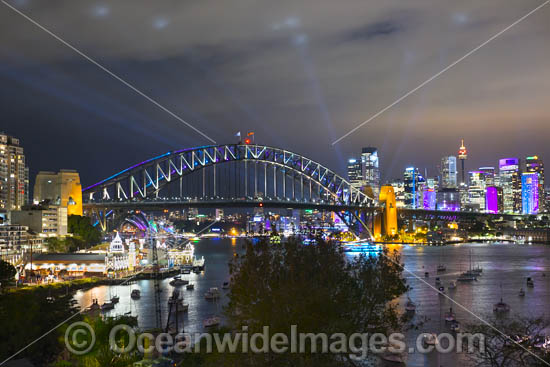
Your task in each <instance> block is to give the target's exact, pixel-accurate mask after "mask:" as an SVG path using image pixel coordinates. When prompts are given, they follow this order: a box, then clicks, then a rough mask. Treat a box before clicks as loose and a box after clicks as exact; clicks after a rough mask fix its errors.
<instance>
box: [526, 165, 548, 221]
mask: <svg viewBox="0 0 550 367" xmlns="http://www.w3.org/2000/svg"><path fill="white" fill-rule="evenodd" d="M525 172H528V173H536V174H537V176H538V180H539V212H543V211H545V210H544V209H545V197H546V194H545V190H544V163H543V162H542V159H541V158H539V156H536V155H535V156H530V157H527V158H526V159H525Z"/></svg>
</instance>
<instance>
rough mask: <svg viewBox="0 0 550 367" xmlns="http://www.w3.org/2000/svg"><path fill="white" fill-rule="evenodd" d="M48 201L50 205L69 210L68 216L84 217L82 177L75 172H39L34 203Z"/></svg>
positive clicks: (35, 185)
mask: <svg viewBox="0 0 550 367" xmlns="http://www.w3.org/2000/svg"><path fill="white" fill-rule="evenodd" d="M44 200H48V201H49V202H50V205H59V206H61V207H64V208H67V213H68V215H73V214H74V215H82V186H81V185H80V176H79V174H78V172H76V171H73V170H65V169H62V170H61V171H60V172H58V173H54V172H44V171H42V172H39V173H38V175H36V181H35V183H34V203H35V204H38V203H40V202H42V201H44Z"/></svg>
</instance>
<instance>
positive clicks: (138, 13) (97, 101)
mask: <svg viewBox="0 0 550 367" xmlns="http://www.w3.org/2000/svg"><path fill="white" fill-rule="evenodd" d="M8 2H9V4H12V5H13V6H15V7H16V8H18V9H19V10H21V11H22V12H24V13H25V14H27V15H28V16H29V17H31V18H32V19H34V20H35V21H37V22H38V23H40V24H41V25H42V26H44V27H46V28H47V29H49V30H51V31H52V32H54V33H55V34H57V35H58V36H60V37H61V38H63V39H64V40H66V41H67V42H69V43H70V44H72V45H74V46H75V47H77V48H78V49H80V50H81V51H82V52H84V53H86V54H87V55H89V56H90V57H92V58H93V59H95V60H96V61H98V62H100V63H101V64H103V65H105V66H106V67H107V68H109V69H110V70H112V71H113V72H114V73H116V74H117V75H119V76H120V77H122V78H123V79H125V80H127V81H128V82H130V83H131V84H133V85H135V86H136V87H137V88H139V89H140V90H141V91H143V92H144V93H146V94H148V95H150V96H151V97H152V98H154V99H156V100H157V101H158V102H160V103H161V104H163V105H164V106H165V107H167V108H168V109H170V110H172V111H173V112H174V113H175V114H177V115H178V116H180V117H181V118H182V119H184V120H186V121H188V122H189V123H191V124H193V125H194V126H195V127H197V128H198V129H199V130H201V131H203V132H204V133H205V134H207V135H208V136H210V137H211V138H212V139H214V140H215V141H216V142H218V143H233V142H235V138H234V135H235V133H236V132H237V131H239V130H240V131H242V132H243V133H245V132H247V131H255V132H256V142H257V143H259V144H267V145H274V146H278V147H284V148H287V149H289V150H292V151H295V152H298V153H302V154H303V155H305V156H308V157H310V158H312V159H315V160H317V161H319V162H321V163H323V164H325V165H327V166H328V167H331V168H333V169H335V170H337V171H338V172H340V173H345V164H346V159H347V158H348V157H349V156H350V155H352V154H354V153H356V152H359V151H360V149H361V147H362V146H375V147H378V148H379V151H380V153H379V154H380V156H381V165H382V176H383V179H389V178H393V177H400V176H401V174H402V171H403V169H404V168H405V167H406V166H408V165H413V164H414V165H416V166H418V167H420V169H421V170H422V172H423V171H424V168H428V174H429V175H436V174H437V171H436V166H437V164H438V163H439V161H440V159H441V157H442V156H443V155H448V154H456V151H457V150H458V147H459V145H460V139H461V138H464V139H465V141H466V146H467V147H468V149H469V154H470V159H469V161H468V162H467V168H468V169H476V168H478V167H479V166H485V165H495V166H496V165H497V159H498V158H502V157H508V156H520V157H522V158H523V157H525V156H526V155H531V154H538V155H540V156H542V157H543V158H544V159H546V160H547V161H549V162H550V144H549V138H550V133H549V127H550V107H549V106H550V104H549V102H550V41H549V40H550V5H547V6H545V7H544V8H542V9H541V10H540V11H538V12H536V13H535V14H533V15H532V16H531V17H529V18H528V19H526V20H525V21H523V22H522V23H520V24H518V25H517V26H515V27H514V28H512V29H511V30H509V31H508V32H506V33H505V34H503V35H502V36H501V37H499V38H498V39H496V40H495V41H493V42H492V43H490V44H488V45H487V46H485V47H484V48H482V49H481V50H479V51H478V52H477V53H475V54H474V55H472V56H471V57H469V58H468V59H466V60H465V61H463V62H462V63H460V64H459V65H457V66H456V67H454V68H453V69H451V70H450V71H448V72H447V73H445V74H443V75H442V76H441V77H440V78H438V79H436V80H435V81H433V82H432V83H430V84H429V85H427V86H426V87H425V88H423V89H421V90H420V91H418V92H417V93H415V94H414V95H412V96H411V97H409V98H408V99H406V100H405V101H403V102H402V103H400V104H399V105H397V106H395V107H394V108H392V109H391V110H389V111H388V112H387V113H385V114H383V115H382V116H380V117H379V118H377V119H375V120H374V121H372V122H370V123H369V124H368V125H366V126H364V127H362V128H361V129H359V130H358V131H357V132H356V133H354V134H353V135H351V136H350V137H348V138H346V139H344V140H342V141H341V142H340V143H339V144H337V145H335V146H332V145H331V143H332V142H333V141H334V140H336V139H337V138H339V137H340V136H342V135H344V134H345V133H346V132H347V131H349V130H350V129H352V128H353V127H355V126H356V125H358V124H359V123H361V122H363V121H364V120H366V119H368V118H369V117H370V116H372V115H373V114H375V113H376V112H378V111H379V110H380V109H382V108H384V107H386V106H387V105H389V104H390V103H392V102H393V101H395V100H396V99H397V98H399V97H401V96H402V95H403V94H405V93H407V92H408V91H409V90H411V89H413V88H415V87H416V86H417V85H419V84H420V83H422V82H423V81H425V80H426V79H428V78H429V77H431V76H432V75H433V74H435V73H437V72H439V71H440V70H442V69H443V68H444V67H446V66H447V65H449V64H450V63H452V62H453V61H455V60H456V59H458V58H460V57H462V56H463V55H464V54H466V53H467V52H468V51H470V50H471V49H473V48H474V47H476V46H478V45H479V44H481V43H482V42H484V41H486V40H487V39H489V38H490V37H491V36H493V35H494V34H496V33H498V32H499V31H501V30H502V29H504V28H505V27H507V26H509V25H510V24H512V23H513V22H514V21H516V20H517V19H519V18H521V17H522V16H523V15H525V14H527V13H528V12H529V11H531V10H533V9H534V8H536V7H537V6H539V5H540V4H542V3H543V2H544V1H542V0H521V1H511V0H506V1H505V0H483V1H479V0H464V1H455V0H414V1H403V0H384V1H381V0H338V1H335V0H315V1H313V0H311V1H302V0H292V1H287V0H278V1H273V0H271V1H257V0H255V1H252V0H218V1H211V0H201V1H189V0H183V1H182V0H178V1H175V0H173V1H150V0H148V1H143V0H128V1H123V0H116V1H111V2H107V1H104V2H102V1H95V0H86V1H79V0H64V1H57V0H47V1H46V0H42V1H39V0H11V1H8ZM0 111H1V117H0V131H2V130H3V131H5V132H6V133H8V134H11V135H15V136H17V137H19V138H20V139H21V140H22V144H23V146H24V148H25V152H26V155H27V159H28V163H29V166H30V168H31V176H32V177H34V175H35V174H36V173H37V172H38V171H39V170H58V169H60V168H71V169H77V170H78V171H79V172H80V174H81V178H82V183H83V185H85V186H87V185H89V184H91V183H93V182H96V181H98V180H100V179H102V178H104V177H106V176H109V175H110V174H112V173H114V172H116V171H118V170H120V169H123V168H125V167H127V166H130V165H132V164H134V163H136V162H139V161H142V160H144V159H146V158H149V157H151V156H154V155H158V154H161V153H164V152H167V151H169V150H173V149H179V148H184V147H191V146H198V145H204V144H209V141H208V140H207V139H205V138H204V137H202V136H200V135H199V134H197V133H196V132H194V131H193V130H191V129H189V128H188V127H186V126H185V125H184V124H182V123H181V122H179V121H178V120H176V119H175V118H173V117H172V116H170V115H169V114H167V113H166V112H164V111H162V110H161V109H159V108H158V107H156V106H155V105H153V104H152V103H150V102H149V101H147V100H146V99H144V98H143V97H142V96H139V95H138V94H136V93H135V92H134V91H132V90H131V89H129V88H128V87H126V86H124V85H123V84H121V83H120V82H119V81H117V80H115V79H114V78H113V77H111V76H109V75H108V74H106V73H105V72H104V71H102V70H100V69H99V68H98V67H97V66H94V65H93V64H91V63H90V62H89V61H87V60H85V59H84V58H83V57H82V56H80V55H78V54H76V53H75V52H74V51H72V50H70V49H69V48H67V47H66V46H64V45H63V44H61V43H60V42H59V41H57V40H55V39H54V38H53V37H51V36H50V35H48V34H47V33H45V32H44V31H43V30H40V29H39V28H38V27H36V26H35V25H33V24H32V23H31V22H29V21H28V20H26V19H24V18H23V17H22V16H20V15H18V14H17V13H15V12H14V11H13V10H11V9H9V8H8V7H7V6H6V5H4V4H1V3H0Z"/></svg>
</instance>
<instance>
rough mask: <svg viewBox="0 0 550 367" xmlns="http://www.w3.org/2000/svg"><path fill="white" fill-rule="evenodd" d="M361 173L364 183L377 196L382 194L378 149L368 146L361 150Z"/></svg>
mask: <svg viewBox="0 0 550 367" xmlns="http://www.w3.org/2000/svg"><path fill="white" fill-rule="evenodd" d="M361 174H362V179H363V181H364V185H365V186H367V187H370V188H371V189H372V192H373V194H374V197H375V198H377V197H378V195H379V194H380V161H379V158H378V149H376V148H373V147H366V148H363V149H362V150H361Z"/></svg>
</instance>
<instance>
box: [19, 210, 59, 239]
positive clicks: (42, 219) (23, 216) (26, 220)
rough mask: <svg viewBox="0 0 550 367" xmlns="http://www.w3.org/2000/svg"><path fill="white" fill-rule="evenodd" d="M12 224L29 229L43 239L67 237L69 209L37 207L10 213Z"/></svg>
mask: <svg viewBox="0 0 550 367" xmlns="http://www.w3.org/2000/svg"><path fill="white" fill-rule="evenodd" d="M10 217H11V223H12V224H20V225H23V226H27V227H29V228H30V229H31V230H32V231H34V232H35V233H38V234H39V235H40V236H43V237H56V236H65V235H67V208H64V207H61V206H55V205H54V206H46V205H37V206H32V207H24V208H23V209H22V210H14V211H12V212H11V213H10Z"/></svg>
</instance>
